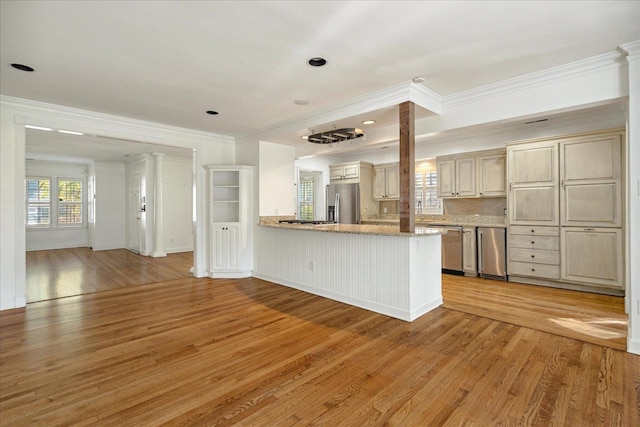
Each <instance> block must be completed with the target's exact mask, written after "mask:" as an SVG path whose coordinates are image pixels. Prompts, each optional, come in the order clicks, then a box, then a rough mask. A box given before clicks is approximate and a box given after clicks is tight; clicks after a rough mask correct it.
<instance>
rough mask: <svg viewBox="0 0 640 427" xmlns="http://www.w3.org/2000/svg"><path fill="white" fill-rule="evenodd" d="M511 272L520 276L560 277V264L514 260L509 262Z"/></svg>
mask: <svg viewBox="0 0 640 427" xmlns="http://www.w3.org/2000/svg"><path fill="white" fill-rule="evenodd" d="M509 274H512V275H518V276H531V277H544V278H546V279H559V278H560V266H559V265H549V264H533V263H529V262H516V261H512V262H511V263H509Z"/></svg>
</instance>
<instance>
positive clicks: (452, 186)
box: [436, 149, 507, 198]
mask: <svg viewBox="0 0 640 427" xmlns="http://www.w3.org/2000/svg"><path fill="white" fill-rule="evenodd" d="M436 165H437V168H438V197H443V198H452V197H466V198H471V197H506V195H507V183H506V182H507V180H506V173H507V162H506V150H504V149H499V150H485V151H475V152H470V153H464V154H456V155H453V156H441V157H438V158H437V159H436Z"/></svg>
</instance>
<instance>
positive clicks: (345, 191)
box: [326, 184, 360, 224]
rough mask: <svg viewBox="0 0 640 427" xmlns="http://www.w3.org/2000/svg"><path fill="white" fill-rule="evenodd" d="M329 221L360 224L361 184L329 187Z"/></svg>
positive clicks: (331, 185)
mask: <svg viewBox="0 0 640 427" xmlns="http://www.w3.org/2000/svg"><path fill="white" fill-rule="evenodd" d="M326 194H327V205H326V206H327V221H335V222H337V223H342V224H360V184H329V185H327V192H326Z"/></svg>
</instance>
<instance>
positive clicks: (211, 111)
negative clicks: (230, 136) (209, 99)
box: [207, 110, 219, 116]
mask: <svg viewBox="0 0 640 427" xmlns="http://www.w3.org/2000/svg"><path fill="white" fill-rule="evenodd" d="M207 114H210V115H212V116H217V115H218V114H219V113H218V112H217V111H213V110H209V111H207Z"/></svg>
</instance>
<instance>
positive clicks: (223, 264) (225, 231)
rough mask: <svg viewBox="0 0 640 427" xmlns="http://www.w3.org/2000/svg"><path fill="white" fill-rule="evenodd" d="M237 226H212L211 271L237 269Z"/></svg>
mask: <svg viewBox="0 0 640 427" xmlns="http://www.w3.org/2000/svg"><path fill="white" fill-rule="evenodd" d="M239 234H240V227H239V226H238V224H220V223H216V224H212V226H211V270H212V271H229V270H236V269H237V268H238V257H239V250H238V249H239V247H238V236H239Z"/></svg>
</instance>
